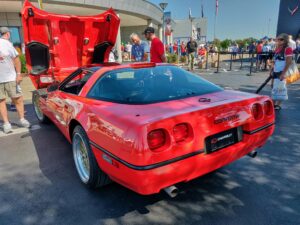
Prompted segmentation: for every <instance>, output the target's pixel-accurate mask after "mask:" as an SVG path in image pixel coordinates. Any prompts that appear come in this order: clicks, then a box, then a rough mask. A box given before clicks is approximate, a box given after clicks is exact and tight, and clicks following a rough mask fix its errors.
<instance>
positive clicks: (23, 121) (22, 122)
mask: <svg viewBox="0 0 300 225" xmlns="http://www.w3.org/2000/svg"><path fill="white" fill-rule="evenodd" d="M18 125H19V126H20V127H25V128H29V127H30V126H31V125H30V123H29V122H28V120H26V119H24V118H23V119H20V121H19V123H18Z"/></svg>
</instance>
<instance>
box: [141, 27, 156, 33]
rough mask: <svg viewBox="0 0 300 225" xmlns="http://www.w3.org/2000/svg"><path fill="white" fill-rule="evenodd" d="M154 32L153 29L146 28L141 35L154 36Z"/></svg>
mask: <svg viewBox="0 0 300 225" xmlns="http://www.w3.org/2000/svg"><path fill="white" fill-rule="evenodd" d="M154 32H155V30H154V28H153V27H147V28H146V29H145V31H144V33H143V34H154Z"/></svg>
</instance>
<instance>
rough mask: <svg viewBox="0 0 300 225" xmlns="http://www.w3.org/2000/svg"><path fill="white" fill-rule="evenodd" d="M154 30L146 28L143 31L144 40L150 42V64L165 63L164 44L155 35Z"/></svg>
mask: <svg viewBox="0 0 300 225" xmlns="http://www.w3.org/2000/svg"><path fill="white" fill-rule="evenodd" d="M154 32H155V30H154V28H153V27H147V28H146V29H145V31H144V35H145V38H146V39H147V40H148V41H151V47H150V62H154V63H164V62H167V59H166V56H165V48H164V44H163V43H162V42H161V40H159V38H158V37H156V35H155V33H154Z"/></svg>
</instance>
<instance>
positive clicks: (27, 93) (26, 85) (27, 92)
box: [21, 77, 35, 103]
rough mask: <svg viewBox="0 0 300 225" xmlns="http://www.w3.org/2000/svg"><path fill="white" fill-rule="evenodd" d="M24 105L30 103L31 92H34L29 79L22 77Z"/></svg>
mask: <svg viewBox="0 0 300 225" xmlns="http://www.w3.org/2000/svg"><path fill="white" fill-rule="evenodd" d="M21 88H22V91H23V97H24V101H25V103H31V98H32V91H34V90H35V88H34V86H33V84H32V82H31V80H30V78H29V77H24V78H23V81H22V83H21Z"/></svg>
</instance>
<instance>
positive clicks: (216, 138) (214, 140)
mask: <svg viewBox="0 0 300 225" xmlns="http://www.w3.org/2000/svg"><path fill="white" fill-rule="evenodd" d="M242 135H243V132H242V129H241V127H238V128H233V129H230V130H226V131H223V132H221V133H218V134H215V135H212V136H209V137H207V138H205V147H206V153H207V154H209V153H212V152H215V151H218V150H220V149H223V148H225V147H228V146H230V145H233V144H235V143H238V142H239V141H241V140H242Z"/></svg>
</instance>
